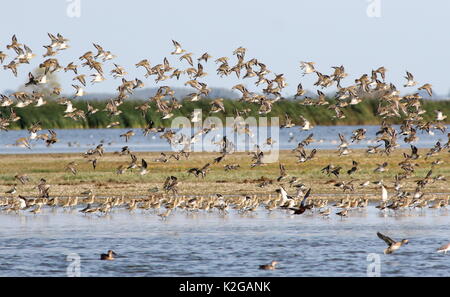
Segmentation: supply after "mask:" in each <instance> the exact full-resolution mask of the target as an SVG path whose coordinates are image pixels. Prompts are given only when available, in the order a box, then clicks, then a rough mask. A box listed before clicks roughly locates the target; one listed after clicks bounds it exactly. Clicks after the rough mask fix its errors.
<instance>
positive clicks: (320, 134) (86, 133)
mask: <svg viewBox="0 0 450 297" xmlns="http://www.w3.org/2000/svg"><path fill="white" fill-rule="evenodd" d="M394 127H395V128H396V129H397V130H398V128H399V127H398V126H394ZM357 128H366V129H367V134H366V139H365V140H363V141H361V142H359V143H352V144H351V145H350V148H355V149H357V148H367V145H375V144H381V143H382V142H378V143H377V142H375V138H376V137H375V133H376V132H377V131H378V130H379V126H360V127H359V126H358V127H355V126H327V127H325V126H318V127H314V128H313V129H312V130H310V131H301V130H300V129H299V128H298V127H293V128H284V129H281V130H280V131H279V139H278V140H277V142H278V143H277V144H276V145H279V149H283V150H286V149H293V148H295V147H296V145H297V143H298V142H300V141H301V140H303V139H304V138H306V137H307V136H308V135H309V134H310V133H314V139H315V140H317V141H316V142H314V143H312V144H311V145H310V146H309V147H308V148H310V149H313V148H317V149H337V146H338V144H339V138H338V133H341V134H344V135H345V136H346V139H347V140H348V141H349V142H350V141H351V139H350V137H351V135H352V131H353V130H355V129H357ZM129 130H130V129H73V130H58V129H56V130H55V131H56V133H57V135H58V138H59V142H57V143H55V144H53V145H52V146H50V147H47V146H46V145H45V144H44V142H43V141H42V140H40V141H36V140H33V141H31V145H32V149H31V150H30V149H28V148H25V147H20V146H16V145H14V144H15V142H16V140H17V139H19V138H21V137H28V136H29V134H28V131H26V130H13V131H8V132H5V131H0V154H28V153H82V152H85V151H87V150H88V149H90V148H95V147H96V146H97V145H98V144H99V143H100V142H102V143H104V147H105V149H106V151H109V152H114V151H118V150H120V148H122V147H123V146H125V145H128V146H130V148H132V150H133V151H136V152H160V151H171V150H172V148H171V146H170V145H169V144H168V143H167V141H166V140H165V139H162V138H160V135H161V134H162V133H157V134H150V135H147V136H144V135H143V134H142V132H141V129H133V130H134V131H135V132H136V135H135V136H133V137H131V139H130V140H129V141H128V142H125V139H124V137H120V136H119V135H121V134H123V133H125V132H127V131H129ZM46 132H47V131H45V130H44V131H41V132H40V133H39V134H41V133H46ZM229 132H230V129H228V130H227V133H229ZM214 133H215V134H214ZM216 134H217V135H218V136H217V138H214V135H216ZM254 134H255V136H254V137H250V138H248V139H249V148H250V149H253V147H254V144H255V143H256V142H257V138H258V137H257V136H256V135H257V133H256V131H255V133H254ZM228 135H229V134H228ZM219 136H221V133H220V132H219V131H213V132H211V133H210V134H207V135H206V136H205V140H204V141H203V145H204V150H206V151H217V150H218V146H217V145H214V144H212V142H216V141H217V140H219V138H220V137H219ZM222 136H223V135H222ZM244 136H245V135H243V134H241V135H239V136H238V138H236V139H235V141H233V142H234V143H237V139H240V140H244V138H245V137H244ZM268 136H271V134H270V131H269V132H268V135H267V136H265V137H261V139H260V141H261V142H264V141H265V140H266V138H267V137H268ZM418 137H419V140H418V141H417V142H416V143H414V145H416V146H417V147H419V148H423V147H432V146H433V145H434V144H435V143H436V141H438V140H441V143H442V142H446V141H447V134H444V133H442V132H440V131H436V132H435V135H429V134H428V133H422V132H418ZM274 138H275V137H274ZM403 138H404V136H401V135H399V140H398V143H399V144H400V147H403V148H409V147H410V145H409V144H407V143H404V142H403ZM180 148H181V147H177V148H176V149H177V150H179V149H180ZM268 148H269V147H268V146H267V145H266V146H265V147H264V145H263V147H262V149H263V150H264V149H268Z"/></svg>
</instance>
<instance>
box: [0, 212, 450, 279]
mask: <svg viewBox="0 0 450 297" xmlns="http://www.w3.org/2000/svg"><path fill="white" fill-rule="evenodd" d="M335 212H336V209H333V213H335ZM449 223H450V216H449V212H448V211H447V210H431V209H427V210H424V211H419V210H412V211H407V212H404V213H401V214H400V213H399V214H397V215H394V214H393V213H388V214H385V215H383V214H381V213H380V212H379V211H378V210H377V209H375V208H374V206H373V205H371V206H369V208H368V209H366V210H363V211H354V212H351V213H350V214H349V217H348V218H344V219H341V218H340V217H338V216H336V215H334V214H332V216H331V217H330V218H328V219H326V218H322V217H319V216H318V215H312V214H303V215H300V216H295V215H289V214H288V213H286V212H285V211H282V210H277V211H274V212H272V213H268V212H267V211H265V210H263V209H260V210H258V211H257V212H256V213H254V214H251V215H250V214H247V215H246V214H238V213H236V212H233V211H231V212H230V213H229V214H228V215H226V216H221V215H219V214H218V213H217V212H211V213H204V212H200V213H187V212H185V211H182V210H177V211H176V212H174V213H173V214H172V215H171V216H170V217H169V218H168V219H167V220H165V221H163V220H161V219H160V218H159V217H158V216H157V215H156V214H155V213H154V212H151V211H150V212H149V211H145V212H141V211H136V212H135V213H129V212H128V211H126V210H124V209H117V210H114V211H113V212H112V213H111V214H109V215H107V216H105V217H103V216H97V215H91V216H85V215H83V214H80V213H79V212H78V211H75V210H73V211H63V210H61V209H58V210H56V211H54V210H51V209H48V208H45V209H43V212H42V213H41V214H38V215H33V214H30V213H28V212H26V213H21V214H19V215H16V214H5V213H0V226H1V229H0V230H1V231H0V235H1V242H2V249H0V276H66V275H67V272H66V271H67V267H68V266H69V265H70V264H71V263H72V262H70V261H67V255H69V254H71V253H76V254H78V255H79V256H80V261H81V262H80V272H81V276H366V275H367V268H368V265H369V264H371V263H373V262H371V261H368V255H369V254H370V253H375V254H377V255H378V256H379V259H380V269H381V271H380V272H381V276H448V275H449V274H450V254H448V255H444V254H438V253H436V249H437V248H438V247H440V246H441V245H443V244H445V243H448V242H449V241H450V236H449V234H450V224H449ZM377 231H379V232H381V233H383V234H385V235H388V236H390V237H392V238H393V239H396V240H400V239H402V238H407V239H409V241H410V243H409V244H408V245H406V246H403V247H402V248H401V249H400V250H398V251H396V252H395V253H394V254H391V255H384V254H383V250H384V248H386V245H385V243H384V242H383V241H382V240H380V239H379V238H378V237H377V236H376V232H377ZM108 249H112V250H114V251H115V252H116V253H117V254H118V257H117V258H116V260H115V261H100V260H98V258H99V254H100V253H104V252H106V251H107V250H108ZM378 256H376V257H378ZM272 260H277V261H279V262H280V264H279V267H278V269H276V270H274V271H265V270H259V269H258V266H259V265H261V264H266V263H269V262H270V261H272Z"/></svg>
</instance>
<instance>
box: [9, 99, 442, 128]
mask: <svg viewBox="0 0 450 297" xmlns="http://www.w3.org/2000/svg"><path fill="white" fill-rule="evenodd" d="M210 102H211V100H209V99H203V100H201V101H198V102H190V101H186V100H184V101H183V102H182V103H183V106H182V108H181V109H178V110H175V111H174V112H173V113H174V115H175V117H176V116H189V115H190V113H191V112H192V111H193V110H194V109H198V108H200V109H202V110H203V118H206V117H207V116H208V114H209V110H210ZM377 102H378V101H377V100H374V99H368V100H364V101H363V102H361V103H360V104H358V105H353V106H349V107H347V108H344V109H343V111H344V114H345V115H346V118H345V119H340V120H337V119H335V118H333V115H334V111H333V110H330V109H328V108H327V107H323V106H318V107H317V106H304V105H301V104H299V101H291V100H283V101H280V102H277V103H275V104H274V106H273V108H272V111H271V112H270V113H269V114H267V117H279V118H280V122H281V123H283V122H284V118H285V114H288V115H289V116H290V118H291V119H292V121H293V122H294V123H295V124H299V123H300V118H299V117H300V115H303V116H304V117H305V118H307V119H308V120H309V121H311V123H312V124H313V125H325V126H329V125H377V124H379V123H380V118H379V117H377V116H376V110H377ZM89 103H90V104H91V105H92V106H94V107H95V108H98V109H99V110H100V111H99V112H97V113H95V114H94V115H90V116H88V117H87V118H86V120H82V121H75V120H72V119H70V118H65V117H63V114H64V110H65V106H64V105H60V104H57V103H56V102H54V101H50V100H49V102H48V103H47V104H46V105H44V106H41V107H34V106H28V107H25V108H15V111H16V113H17V115H18V116H20V117H21V119H20V120H19V121H17V122H15V123H12V124H11V126H10V129H26V128H29V127H30V126H31V125H32V124H33V123H36V122H38V121H39V122H40V123H41V124H42V127H43V128H44V129H50V128H53V129H73V128H105V127H106V126H107V125H108V124H110V123H111V122H112V121H118V122H120V125H119V126H118V127H120V128H142V127H144V126H145V125H146V120H145V118H144V117H143V114H142V112H140V111H138V110H137V109H136V107H137V106H139V105H142V104H143V103H144V102H143V101H140V100H133V99H128V100H126V101H125V102H124V103H123V104H122V105H121V106H120V107H119V110H121V111H122V113H121V114H120V115H118V116H113V117H111V116H109V115H108V114H107V113H106V112H105V111H103V109H104V108H105V105H106V103H107V102H106V101H89ZM330 103H331V104H332V103H333V100H330ZM86 106H87V101H83V100H78V99H77V100H74V107H76V108H77V109H81V110H84V111H86V110H87V107H86ZM224 106H225V109H226V113H222V112H219V113H215V114H213V115H214V116H217V117H219V118H221V119H222V120H224V119H225V117H234V116H235V110H243V109H251V112H250V113H248V114H247V116H254V117H258V109H259V105H257V104H254V103H246V102H239V101H237V100H229V99H226V100H224ZM150 107H151V108H150V109H149V110H148V111H147V113H146V114H145V116H146V118H147V119H152V120H153V121H154V122H155V124H156V125H161V126H165V127H170V125H171V120H170V119H169V120H161V113H159V112H157V109H156V106H155V104H154V103H151V104H150ZM423 107H424V109H425V110H426V111H427V113H426V114H424V115H423V117H424V120H425V121H431V120H433V119H434V117H435V113H434V112H433V111H434V110H437V109H440V110H441V111H442V112H443V113H444V114H446V115H449V118H447V123H450V100H445V101H430V100H426V101H423ZM0 112H1V113H2V115H3V116H8V115H9V112H10V110H9V108H5V107H0ZM55 115H57V116H55ZM391 122H392V123H394V124H396V123H400V122H401V119H398V120H393V121H391Z"/></svg>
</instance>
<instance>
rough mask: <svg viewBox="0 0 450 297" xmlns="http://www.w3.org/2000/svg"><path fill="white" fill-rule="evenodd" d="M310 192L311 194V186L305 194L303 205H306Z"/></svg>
mask: <svg viewBox="0 0 450 297" xmlns="http://www.w3.org/2000/svg"><path fill="white" fill-rule="evenodd" d="M310 194H311V188H309V189H308V191H307V192H306V194H305V196H304V197H303V200H302V203H301V204H300V205H301V207H305V206H306V199H308V197H309V195H310Z"/></svg>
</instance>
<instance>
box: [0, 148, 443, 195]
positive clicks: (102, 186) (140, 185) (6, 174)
mask: <svg viewBox="0 0 450 297" xmlns="http://www.w3.org/2000/svg"><path fill="white" fill-rule="evenodd" d="M403 152H406V151H405V150H400V149H399V150H396V151H395V152H394V153H393V154H392V155H391V156H390V157H389V160H388V162H389V165H388V167H387V168H388V171H386V172H383V173H376V172H374V169H375V168H376V167H377V164H381V163H383V162H384V161H385V160H386V157H385V156H380V155H369V156H367V155H366V154H365V152H364V150H355V151H354V153H353V154H351V155H350V156H346V157H337V152H336V151H327V150H321V151H319V152H318V153H317V155H316V156H317V157H316V158H314V159H313V160H311V161H308V162H306V163H298V162H297V157H296V156H295V155H294V154H293V153H292V152H290V151H281V152H280V158H279V160H280V162H281V163H282V164H284V165H285V168H286V170H287V174H288V175H289V176H288V177H287V178H286V179H283V180H282V181H281V182H278V181H277V178H278V176H279V175H280V171H279V167H278V166H279V163H278V162H276V163H271V164H266V165H264V166H257V167H254V168H251V167H250V164H251V159H250V156H249V155H248V154H247V153H235V154H232V155H228V156H226V158H225V159H224V160H222V162H220V163H219V164H212V160H213V159H214V158H215V157H217V156H218V153H193V154H192V155H191V157H190V158H189V159H187V160H186V159H184V158H183V157H182V158H181V159H180V160H179V161H175V160H174V159H170V161H169V162H167V163H158V162H155V161H154V160H155V159H156V158H158V157H160V155H159V153H137V157H138V159H139V160H140V159H141V158H144V159H145V160H146V161H147V162H148V164H149V173H148V174H147V175H144V176H141V175H139V174H138V171H139V170H138V169H135V170H134V171H130V170H128V171H127V172H125V173H124V174H121V175H118V174H116V168H118V167H119V166H120V165H125V164H129V162H130V157H129V156H120V155H117V154H114V153H112V152H109V153H107V154H106V155H105V156H103V157H101V158H100V159H99V161H98V164H97V169H96V170H95V171H94V170H93V168H92V166H91V164H90V163H89V162H88V161H87V159H85V158H83V157H82V155H81V154H46V155H38V156H37V155H0V162H1V164H2V166H1V168H0V193H4V192H5V191H7V190H9V189H10V188H11V187H12V186H13V185H16V184H17V190H18V194H22V195H26V196H36V195H37V193H38V190H37V189H36V185H37V184H38V182H39V179H41V178H45V179H46V180H47V182H48V184H50V185H51V191H50V195H51V196H58V195H62V196H66V195H80V193H81V192H82V191H83V190H85V189H92V190H94V191H95V193H96V194H98V195H109V196H121V195H125V196H126V197H129V196H136V195H149V194H151V192H149V189H151V188H155V187H157V188H158V189H159V191H158V192H156V193H163V192H164V191H163V190H162V187H163V183H164V180H165V178H166V177H167V176H170V175H174V176H176V177H177V178H178V180H179V181H180V185H179V194H180V195H213V194H215V193H221V194H230V195H244V194H262V195H268V194H272V195H276V193H275V189H277V188H278V187H279V185H284V186H285V188H286V190H287V191H288V193H289V194H295V188H293V187H291V186H290V185H289V180H290V179H291V178H292V177H293V176H295V177H298V180H299V181H298V182H301V183H304V184H305V185H306V186H307V187H312V189H313V194H314V195H313V196H316V197H320V195H319V194H324V193H328V194H340V195H342V194H343V191H342V189H339V188H337V187H335V186H333V184H326V182H327V181H329V180H332V179H334V180H339V181H347V182H348V181H350V180H351V179H355V181H354V182H353V185H354V187H355V191H354V192H353V193H354V194H357V195H360V196H361V197H367V198H373V199H380V195H381V190H380V187H379V186H376V185H374V184H370V185H369V186H368V187H361V186H360V184H361V183H363V182H365V181H368V180H370V181H379V180H381V179H383V180H384V181H385V184H386V185H387V187H388V191H389V193H390V194H393V193H394V192H395V191H394V189H393V186H394V185H393V179H394V176H395V174H397V173H401V172H403V171H402V170H401V169H400V168H399V166H398V163H399V162H400V161H401V160H403V155H402V153H403ZM424 152H425V151H422V150H421V151H420V153H421V154H422V153H424ZM439 157H442V156H437V157H432V158H430V159H428V160H425V159H424V158H420V159H418V160H417V163H418V165H419V166H418V167H417V168H416V173H415V175H414V176H413V177H410V178H408V179H407V180H405V181H402V183H403V184H404V187H403V190H405V191H409V192H412V193H413V192H414V189H415V187H416V186H417V184H416V181H417V180H418V179H420V178H423V177H424V176H426V174H427V172H428V170H430V168H431V165H430V163H431V162H432V161H434V160H435V159H436V158H439ZM352 160H356V161H359V162H360V165H359V169H358V170H357V171H356V172H355V173H354V174H352V175H351V176H350V175H348V174H347V170H348V169H350V168H351V165H352ZM362 160H364V162H363V161H362ZM72 161H75V162H76V163H77V164H78V174H77V175H73V174H72V173H70V172H68V171H66V170H65V168H66V165H67V164H68V163H69V162H72ZM206 163H211V164H212V165H211V167H210V169H209V171H208V173H207V175H206V177H205V178H201V177H199V178H196V177H194V176H193V175H192V174H188V173H187V171H188V169H190V168H192V167H202V166H203V165H204V164H206ZM233 163H234V164H239V165H240V168H238V169H237V170H232V171H225V170H224V165H225V164H233ZM330 163H333V164H334V165H336V166H342V168H343V169H342V171H341V174H340V176H339V178H336V177H334V176H333V175H331V176H327V175H326V174H324V173H322V172H321V169H322V168H323V167H325V166H327V164H330ZM23 173H26V174H27V175H28V176H29V177H30V179H31V182H30V183H27V184H25V185H22V184H20V182H18V180H15V179H14V176H15V175H16V174H23ZM439 174H442V175H444V176H450V163H449V162H444V163H443V164H441V165H439V166H436V167H434V168H433V176H437V175H439ZM263 176H264V177H265V178H267V179H268V181H270V182H269V183H268V184H267V186H265V187H260V186H259V185H260V184H261V181H259V179H260V178H261V177H263ZM449 189H450V180H447V181H436V182H433V183H430V184H428V185H427V187H426V190H425V192H426V193H442V192H449ZM1 195H4V194H1ZM340 195H339V196H331V197H328V198H329V199H331V200H333V199H339V198H341V197H342V196H340ZM426 197H427V198H433V195H432V194H426Z"/></svg>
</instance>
